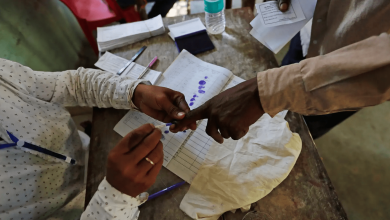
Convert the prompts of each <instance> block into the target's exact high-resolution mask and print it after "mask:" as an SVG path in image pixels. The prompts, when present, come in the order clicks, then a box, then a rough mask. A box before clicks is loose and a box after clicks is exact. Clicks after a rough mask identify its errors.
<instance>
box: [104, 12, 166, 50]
mask: <svg viewBox="0 0 390 220" xmlns="http://www.w3.org/2000/svg"><path fill="white" fill-rule="evenodd" d="M164 32H165V27H164V24H163V21H162V17H161V15H159V16H156V17H154V18H151V19H148V20H145V21H138V22H132V23H126V24H120V25H113V26H108V27H98V28H97V43H98V48H99V51H107V50H110V49H114V48H118V47H121V46H124V45H127V44H131V43H135V42H138V41H141V40H143V39H146V38H149V37H152V36H156V35H159V34H163V33H164Z"/></svg>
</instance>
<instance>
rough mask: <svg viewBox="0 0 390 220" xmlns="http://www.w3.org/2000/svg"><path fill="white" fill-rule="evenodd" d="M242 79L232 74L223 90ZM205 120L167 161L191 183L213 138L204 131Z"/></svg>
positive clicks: (181, 176) (173, 170) (212, 142)
mask: <svg viewBox="0 0 390 220" xmlns="http://www.w3.org/2000/svg"><path fill="white" fill-rule="evenodd" d="M243 81H244V80H243V79H241V78H240V77H237V76H234V75H233V76H232V77H231V78H230V80H229V82H228V83H227V85H226V87H225V88H224V90H226V89H229V88H231V87H233V86H235V85H237V84H239V83H241V82H243ZM206 125H207V120H206V119H205V120H202V121H201V122H200V123H199V124H198V127H197V129H196V130H195V131H194V132H193V133H192V134H191V135H190V138H189V139H188V140H187V142H186V143H185V144H184V145H183V146H181V147H180V149H179V150H178V151H177V153H176V156H175V157H174V158H173V159H172V160H171V162H169V164H168V166H167V168H168V169H169V170H170V171H172V172H173V173H174V174H176V175H178V176H179V177H180V178H182V179H183V180H185V181H186V182H188V183H191V182H192V180H193V179H194V178H195V176H196V174H197V173H198V170H199V167H200V166H201V164H202V163H203V160H204V159H205V157H206V154H207V152H208V150H209V148H210V146H211V145H212V144H214V143H216V142H215V141H214V139H213V138H212V137H210V136H209V135H208V134H207V133H206Z"/></svg>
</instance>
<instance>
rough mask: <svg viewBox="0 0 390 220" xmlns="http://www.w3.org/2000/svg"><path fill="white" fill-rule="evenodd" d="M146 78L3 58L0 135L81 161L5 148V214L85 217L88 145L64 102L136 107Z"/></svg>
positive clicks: (1, 159) (0, 155) (1, 194)
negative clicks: (43, 68) (47, 68)
mask: <svg viewBox="0 0 390 220" xmlns="http://www.w3.org/2000/svg"><path fill="white" fill-rule="evenodd" d="M140 82H142V81H134V80H132V79H130V78H127V77H117V76H114V75H113V74H111V73H110V74H108V73H106V72H104V71H100V70H92V69H84V68H79V69H78V70H68V71H64V72H55V73H50V72H39V71H33V70H31V69H30V68H28V67H25V66H23V65H21V64H19V63H16V62H12V61H9V60H5V59H1V58H0V137H1V138H2V139H3V140H4V141H6V142H7V143H10V142H11V140H10V138H9V137H8V134H7V131H9V132H11V133H12V134H13V135H14V136H16V137H17V138H18V139H20V140H23V141H25V142H28V143H32V144H34V145H37V146H40V147H43V148H46V149H49V150H51V151H54V152H56V153H59V154H62V155H66V156H69V157H71V158H74V159H76V162H77V164H76V165H70V164H68V163H65V162H64V161H62V160H58V159H56V158H53V157H52V156H48V155H45V154H41V153H38V152H36V151H31V150H28V149H26V148H23V147H10V148H6V149H1V150H0V174H1V175H0V189H1V190H0V204H1V205H2V206H0V218H1V219H12V218H13V219H21V218H24V219H47V218H49V217H50V216H54V215H55V213H58V212H60V213H63V214H61V215H57V216H58V217H57V218H54V217H53V218H54V219H66V220H68V219H73V216H77V215H78V217H80V215H81V213H82V212H83V206H82V205H83V204H84V203H83V202H79V201H80V199H79V197H80V196H79V195H80V193H82V191H83V190H84V189H85V186H84V158H85V157H84V152H85V151H84V150H83V149H82V143H81V140H80V136H79V134H78V132H77V128H76V125H75V123H74V122H73V120H72V118H71V116H70V114H69V112H67V111H66V109H65V108H64V105H68V106H76V105H82V106H100V107H116V108H123V109H131V108H132V105H133V104H132V103H131V96H132V93H133V91H134V89H135V87H136V86H137V85H138V83H140ZM76 200H77V201H76ZM5 204H6V205H5ZM77 204H81V206H77ZM76 206H77V207H76ZM69 210H72V211H69Z"/></svg>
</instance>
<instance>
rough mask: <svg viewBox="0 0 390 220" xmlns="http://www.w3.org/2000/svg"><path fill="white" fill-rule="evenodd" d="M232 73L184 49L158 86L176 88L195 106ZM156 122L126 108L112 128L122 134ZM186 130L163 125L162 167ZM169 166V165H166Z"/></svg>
mask: <svg viewBox="0 0 390 220" xmlns="http://www.w3.org/2000/svg"><path fill="white" fill-rule="evenodd" d="M232 75H233V73H232V72H230V71H229V70H227V69H225V68H222V67H219V66H216V65H213V64H210V63H206V62H204V61H202V60H200V59H198V58H197V57H195V56H194V55H192V54H190V53H189V52H188V51H186V50H183V51H182V52H181V53H180V54H179V56H178V57H177V58H176V59H175V61H174V62H173V63H172V64H171V65H170V66H169V68H168V69H167V70H166V71H165V72H164V74H163V75H162V76H161V77H160V80H159V81H158V82H157V85H158V86H162V87H167V88H170V89H173V90H176V91H180V92H181V93H183V94H184V96H185V97H186V101H187V103H188V104H189V106H190V108H191V109H194V108H197V107H198V106H200V105H201V104H203V103H204V102H205V101H207V100H209V99H210V98H212V97H214V96H215V95H217V94H218V93H220V92H221V90H222V89H223V88H224V87H225V85H226V83H227V82H228V80H229V79H230V77H231V76H232ZM146 123H152V124H154V125H160V124H161V123H162V122H160V121H157V120H155V119H152V118H151V117H149V116H147V115H145V114H143V113H140V112H136V111H129V113H127V114H126V115H125V117H124V118H122V119H121V120H120V121H119V122H118V124H117V125H116V126H115V127H114V131H116V132H117V133H118V134H120V135H122V136H125V135H126V134H127V133H129V132H130V131H132V130H134V129H135V128H137V127H139V126H141V125H142V124H146ZM189 133H190V131H187V132H185V133H184V132H179V133H176V134H173V133H171V132H169V128H168V127H167V128H166V129H165V130H164V133H163V136H164V137H163V140H162V142H163V145H164V164H163V165H164V166H168V165H169V164H168V163H169V162H170V161H171V160H172V158H173V157H174V156H175V154H176V152H177V151H178V149H179V148H180V146H182V144H183V143H184V141H185V139H186V138H187V136H188V135H189ZM168 169H170V168H168Z"/></svg>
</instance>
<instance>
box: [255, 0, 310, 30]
mask: <svg viewBox="0 0 390 220" xmlns="http://www.w3.org/2000/svg"><path fill="white" fill-rule="evenodd" d="M256 9H257V12H258V15H257V16H259V17H260V18H261V20H262V21H263V24H264V26H265V27H274V26H279V25H283V24H292V23H295V22H298V21H302V20H304V19H305V15H304V14H303V11H302V8H301V6H300V4H299V1H297V0H292V1H291V4H290V7H289V8H288V10H287V11H286V12H281V11H280V10H279V7H278V3H277V2H276V1H269V2H264V3H261V4H256Z"/></svg>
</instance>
